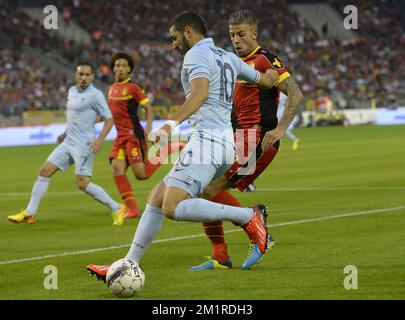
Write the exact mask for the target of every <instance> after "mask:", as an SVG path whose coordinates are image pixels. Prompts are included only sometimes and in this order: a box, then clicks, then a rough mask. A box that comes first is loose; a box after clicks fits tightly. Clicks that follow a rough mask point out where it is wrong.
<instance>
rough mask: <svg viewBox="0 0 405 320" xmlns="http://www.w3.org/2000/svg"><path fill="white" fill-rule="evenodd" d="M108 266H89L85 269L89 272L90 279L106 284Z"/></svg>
mask: <svg viewBox="0 0 405 320" xmlns="http://www.w3.org/2000/svg"><path fill="white" fill-rule="evenodd" d="M110 266H111V265H110V264H108V265H104V266H103V265H97V264H89V265H88V266H87V267H86V269H87V270H88V271H89V273H90V275H91V276H92V277H96V278H97V280H98V281H103V282H104V283H105V282H106V278H107V272H108V269H110Z"/></svg>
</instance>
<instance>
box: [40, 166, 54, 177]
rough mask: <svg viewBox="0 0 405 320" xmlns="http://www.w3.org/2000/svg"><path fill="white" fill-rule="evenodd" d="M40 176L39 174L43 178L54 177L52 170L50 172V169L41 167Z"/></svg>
mask: <svg viewBox="0 0 405 320" xmlns="http://www.w3.org/2000/svg"><path fill="white" fill-rule="evenodd" d="M38 174H39V175H40V176H41V177H45V178H49V177H50V176H51V175H52V172H51V170H49V168H47V167H45V166H44V167H41V168H40V169H39V172H38Z"/></svg>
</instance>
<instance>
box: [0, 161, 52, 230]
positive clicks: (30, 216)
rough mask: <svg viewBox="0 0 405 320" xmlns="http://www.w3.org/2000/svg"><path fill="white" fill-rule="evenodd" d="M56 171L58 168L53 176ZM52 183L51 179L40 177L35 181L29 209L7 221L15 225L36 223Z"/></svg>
mask: <svg viewBox="0 0 405 320" xmlns="http://www.w3.org/2000/svg"><path fill="white" fill-rule="evenodd" d="M48 166H49V165H48ZM52 168H53V167H52ZM55 168H56V167H55ZM56 170H57V168H56V169H53V171H52V173H51V174H53V173H54V172H55V171H56ZM50 181H51V178H50V177H43V176H39V177H38V179H37V181H35V183H34V186H33V187H32V191H31V199H30V202H29V203H28V206H27V208H26V209H25V210H22V211H21V212H19V213H17V214H15V215H11V216H8V217H7V219H8V220H9V221H11V222H15V223H21V222H26V223H28V224H33V223H35V222H36V221H37V218H36V213H37V211H38V207H39V205H40V203H41V201H42V198H43V197H44V196H45V194H46V192H47V190H48V187H49V183H50Z"/></svg>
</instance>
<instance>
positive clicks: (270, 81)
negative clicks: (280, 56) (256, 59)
mask: <svg viewBox="0 0 405 320" xmlns="http://www.w3.org/2000/svg"><path fill="white" fill-rule="evenodd" d="M279 78H280V76H279V75H278V72H277V71H275V70H272V69H267V70H266V72H265V73H262V74H261V77H260V82H259V85H260V86H261V87H265V88H269V89H270V88H272V87H274V85H275V84H276V83H277V81H278V80H279Z"/></svg>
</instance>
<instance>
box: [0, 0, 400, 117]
mask: <svg viewBox="0 0 405 320" xmlns="http://www.w3.org/2000/svg"><path fill="white" fill-rule="evenodd" d="M329 2H330V3H331V4H332V5H334V6H335V8H336V9H337V10H338V11H339V12H343V7H344V5H345V2H344V1H342V0H333V1H329ZM384 4H386V1H383V0H371V1H367V2H359V5H358V11H359V30H357V31H355V35H356V37H355V38H352V39H347V40H342V41H341V40H338V39H334V38H332V37H329V36H328V35H324V36H322V35H321V36H319V35H317V34H316V33H315V31H314V30H313V29H312V28H311V27H310V25H309V24H308V23H307V22H306V21H305V20H304V19H303V18H302V17H301V16H299V15H297V14H296V13H295V12H293V11H291V10H290V9H289V8H288V4H287V2H286V1H283V0H278V1H275V0H258V1H255V3H254V4H253V3H252V4H248V5H246V3H245V2H244V1H242V0H237V1H232V2H227V1H218V0H207V1H204V2H201V1H198V0H184V1H174V0H171V1H165V2H164V3H162V2H161V1H157V0H153V1H147V2H145V1H133V0H122V1H118V2H103V3H102V2H96V1H81V0H58V1H57V3H56V6H57V7H58V8H61V13H62V15H63V18H64V19H65V21H67V22H69V21H73V22H75V23H77V24H79V25H80V26H81V27H83V28H84V29H85V30H87V31H88V32H89V33H90V34H91V37H92V42H91V44H89V45H78V44H75V43H74V42H73V41H66V40H64V39H62V38H60V37H59V36H57V34H56V33H55V32H49V31H47V30H45V29H43V27H42V25H41V24H38V23H37V22H34V21H33V20H32V19H31V18H29V17H28V16H27V15H26V14H25V13H22V12H21V11H18V10H16V7H15V5H13V4H12V2H11V1H5V2H4V3H2V4H1V5H0V18H1V21H0V37H1V35H3V37H4V35H7V38H8V43H9V44H8V45H7V46H6V48H5V49H4V48H3V47H2V48H1V58H0V62H1V66H0V68H1V69H0V71H1V74H0V89H1V92H2V94H1V95H0V110H1V113H7V112H8V113H10V112H14V111H15V110H17V111H18V112H20V111H21V110H27V109H32V108H45V109H47V108H60V107H63V105H64V99H65V93H66V91H65V90H66V89H67V87H68V84H69V83H72V80H73V79H66V78H64V77H63V76H61V75H59V74H58V73H56V72H55V71H53V70H51V69H49V68H47V67H44V66H43V65H41V64H40V63H39V62H38V61H37V60H35V59H34V58H32V57H30V56H28V55H26V54H22V53H16V52H21V48H22V46H30V47H34V48H38V49H39V50H42V51H43V52H48V51H52V50H54V51H56V52H58V53H60V55H61V56H63V58H64V59H66V60H67V61H70V62H71V63H72V65H73V63H76V62H77V61H79V60H90V61H92V62H93V63H94V64H95V65H96V66H97V67H98V68H97V72H96V76H97V78H98V79H100V80H101V81H103V82H105V83H106V84H109V83H111V82H112V81H113V78H112V75H111V72H110V69H109V59H110V57H111V55H112V53H114V52H116V51H121V50H123V51H126V52H129V53H131V54H132V56H133V57H134V60H135V61H136V68H135V77H136V81H138V82H139V83H140V84H141V85H142V86H143V87H144V88H145V89H146V91H148V92H149V94H150V95H151V96H152V97H153V98H154V100H155V103H158V104H162V103H163V104H171V103H179V102H181V101H182V99H183V91H182V88H181V84H180V81H179V78H180V69H181V57H180V56H179V55H178V53H176V52H174V51H173V50H171V47H170V39H169V35H168V31H167V25H168V22H169V19H170V18H171V17H172V15H173V12H181V11H183V10H184V9H187V8H198V11H199V12H200V13H201V14H202V15H203V16H204V17H206V19H207V24H208V26H209V30H210V36H212V37H213V38H214V39H215V42H216V43H217V45H219V46H222V47H224V48H226V49H229V50H231V49H232V47H231V43H230V41H229V35H228V30H227V18H228V16H229V14H230V13H231V12H233V11H235V10H237V9H241V8H247V9H252V10H253V11H256V12H257V14H258V16H259V17H260V19H261V30H260V42H261V43H262V44H263V45H264V46H265V47H267V48H270V49H271V50H273V51H274V52H275V53H276V54H277V55H279V57H280V59H281V60H282V61H283V62H284V64H285V65H286V67H287V68H288V69H289V70H290V71H291V73H293V74H294V76H295V77H296V79H297V82H298V83H299V84H300V86H301V87H302V91H303V93H304V95H305V98H306V105H304V106H303V107H304V108H310V107H311V101H314V100H315V99H316V98H317V97H319V96H322V95H325V94H328V95H330V96H331V97H332V100H333V101H334V103H335V106H336V107H338V108H358V107H370V105H371V104H370V102H371V101H373V102H374V104H375V105H376V106H378V107H387V106H391V105H392V104H393V103H397V104H401V105H405V93H404V92H405V90H404V89H405V79H404V77H403V76H402V75H403V74H404V71H405V58H404V55H403V52H404V51H405V50H404V49H405V33H404V31H405V30H404V29H405V27H404V13H403V12H404V10H402V11H401V10H397V9H395V8H392V7H391V6H387V5H384ZM257 8H268V10H258V9H257ZM50 79H51V81H50ZM22 87H23V88H24V90H21V88H22Z"/></svg>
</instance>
